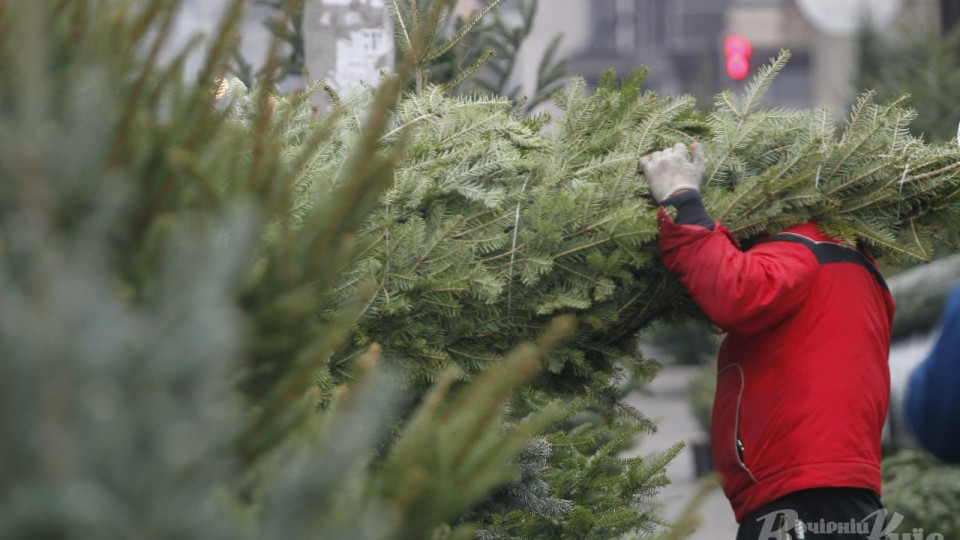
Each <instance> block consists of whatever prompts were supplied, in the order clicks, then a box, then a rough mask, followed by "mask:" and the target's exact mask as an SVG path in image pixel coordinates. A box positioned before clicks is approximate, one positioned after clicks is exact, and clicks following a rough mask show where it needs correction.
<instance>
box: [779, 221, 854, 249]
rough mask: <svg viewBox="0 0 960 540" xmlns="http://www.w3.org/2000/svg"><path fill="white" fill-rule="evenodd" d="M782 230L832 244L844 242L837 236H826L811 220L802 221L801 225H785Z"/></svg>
mask: <svg viewBox="0 0 960 540" xmlns="http://www.w3.org/2000/svg"><path fill="white" fill-rule="evenodd" d="M782 232H785V233H792V234H799V235H801V236H805V237H807V238H809V239H810V240H813V241H814V242H833V243H834V244H845V242H843V240H840V239H839V238H834V237H832V236H827V235H825V234H823V233H822V232H820V229H818V228H817V224H816V223H813V222H807V223H803V224H801V225H794V226H793V227H787V228H786V229H784V230H783V231H782Z"/></svg>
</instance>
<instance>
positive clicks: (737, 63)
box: [723, 34, 753, 81]
mask: <svg viewBox="0 0 960 540" xmlns="http://www.w3.org/2000/svg"><path fill="white" fill-rule="evenodd" d="M723 52H724V54H726V56H727V75H729V76H730V78H731V79H734V80H737V81H739V80H740V79H743V78H744V77H746V76H747V74H748V73H749V72H750V55H751V54H753V47H752V46H751V45H750V40H749V39H747V38H746V37H744V36H741V35H736V34H735V35H732V36H728V37H727V39H726V41H725V42H724V43H723Z"/></svg>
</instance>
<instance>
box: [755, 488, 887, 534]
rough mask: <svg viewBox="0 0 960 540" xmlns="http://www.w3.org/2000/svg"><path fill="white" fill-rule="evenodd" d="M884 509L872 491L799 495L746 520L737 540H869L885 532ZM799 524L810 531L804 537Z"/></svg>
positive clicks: (821, 491) (814, 491)
mask: <svg viewBox="0 0 960 540" xmlns="http://www.w3.org/2000/svg"><path fill="white" fill-rule="evenodd" d="M882 508H883V506H882V505H881V504H880V497H878V496H877V494H876V493H874V492H873V491H870V490H868V489H860V488H817V489H805V490H801V491H795V492H793V493H790V494H788V495H785V496H783V497H781V498H779V499H777V500H775V501H773V502H771V503H768V504H766V505H764V506H762V507H760V509H759V510H757V511H755V512H753V513H752V514H750V515H749V516H747V517H746V518H744V519H743V522H742V523H741V524H740V530H739V531H738V532H737V540H786V539H788V538H789V539H791V540H798V539H799V538H805V539H806V540H861V539H869V538H871V533H875V532H879V531H880V530H882V529H883V522H884V513H883V512H878V510H881V509H882ZM875 512H878V513H875ZM871 514H873V515H872V516H871ZM797 520H799V521H802V522H803V525H804V526H803V528H804V529H806V530H805V532H804V533H803V535H802V536H801V535H799V534H798V532H797V527H796V523H797ZM851 520H853V521H851ZM878 520H879V521H878ZM788 535H789V536H788Z"/></svg>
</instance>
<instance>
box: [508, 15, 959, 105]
mask: <svg viewBox="0 0 960 540" xmlns="http://www.w3.org/2000/svg"><path fill="white" fill-rule="evenodd" d="M798 1H799V0H540V10H539V12H538V14H537V21H536V26H535V29H534V35H533V36H531V38H530V40H529V42H528V44H527V47H526V50H525V51H524V54H523V55H522V58H521V59H520V62H519V63H518V82H519V83H521V84H522V85H523V87H524V89H525V90H527V91H531V90H532V89H533V86H534V84H535V81H536V68H537V64H538V62H539V60H540V54H541V53H542V51H543V50H544V49H545V48H546V45H547V43H548V42H549V40H550V39H551V38H552V37H553V36H555V35H556V34H558V33H562V34H564V41H563V44H562V46H561V50H560V54H561V55H563V56H566V57H568V58H570V59H571V70H570V71H571V73H573V74H576V75H580V76H583V77H584V78H585V79H587V81H588V82H590V81H595V80H596V79H597V77H598V76H599V75H600V74H601V73H603V72H604V71H605V70H607V69H610V68H613V69H615V70H616V71H617V72H618V73H626V72H629V71H631V70H633V69H636V68H637V67H639V66H640V65H646V66H648V67H649V68H650V75H649V77H648V79H647V86H648V87H649V88H651V89H653V90H656V91H658V92H662V93H666V94H678V93H690V94H693V95H694V96H696V97H698V98H699V99H700V100H705V101H706V102H711V101H712V99H711V98H712V96H713V95H715V94H716V93H718V92H719V91H720V90H722V89H723V88H734V89H739V88H742V87H743V86H745V84H746V83H747V82H748V81H749V78H748V79H747V80H745V81H734V80H733V79H731V78H730V77H728V76H727V74H726V70H725V64H724V62H725V60H724V54H723V40H724V39H725V37H726V36H729V35H731V34H741V35H744V36H746V37H747V38H748V39H750V41H751V43H752V45H753V55H752V58H751V74H753V73H755V72H756V69H757V67H758V66H760V65H762V64H763V63H765V62H766V61H767V59H769V58H771V57H773V56H776V54H777V53H778V51H779V50H780V49H784V48H786V49H790V51H791V53H792V58H791V60H790V63H789V64H788V66H787V68H786V69H785V70H784V72H783V73H782V74H781V76H780V77H779V78H778V79H777V81H776V83H775V84H774V86H773V88H771V91H770V93H769V95H768V104H769V105H779V106H787V107H811V106H824V107H828V108H831V109H832V110H834V111H836V112H837V113H838V114H841V115H842V114H843V113H844V112H845V110H846V109H847V108H848V107H849V105H850V104H851V102H852V101H853V99H854V98H855V96H854V89H853V88H852V86H851V83H852V81H853V77H854V73H855V68H856V61H857V58H856V32H851V33H850V34H849V35H835V34H833V33H828V32H825V31H823V30H822V29H821V28H818V27H817V26H815V24H814V23H813V22H811V20H810V19H809V18H808V17H807V16H805V15H804V13H803V12H802V10H801V9H800V6H799V5H798ZM889 4H890V5H897V9H896V12H897V15H896V17H894V18H893V20H892V21H891V22H889V23H887V24H886V25H885V26H884V27H882V28H881V30H882V31H883V32H884V33H886V34H894V35H895V34H897V33H898V32H904V31H917V30H921V31H922V30H923V29H925V28H939V27H941V26H947V25H949V24H951V23H955V22H956V21H957V20H960V2H958V1H957V0H889ZM505 9H507V10H509V9H511V6H510V5H509V4H507V6H506V7H505ZM849 26H851V27H855V26H856V24H855V23H852V24H850V25H849Z"/></svg>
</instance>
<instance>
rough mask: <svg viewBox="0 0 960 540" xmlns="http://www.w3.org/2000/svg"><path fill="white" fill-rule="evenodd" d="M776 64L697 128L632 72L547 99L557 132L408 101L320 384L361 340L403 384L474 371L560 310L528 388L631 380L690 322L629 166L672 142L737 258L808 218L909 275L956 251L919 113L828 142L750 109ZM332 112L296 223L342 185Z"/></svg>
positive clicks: (349, 275) (427, 97) (418, 99)
mask: <svg viewBox="0 0 960 540" xmlns="http://www.w3.org/2000/svg"><path fill="white" fill-rule="evenodd" d="M788 57H789V55H788V54H787V53H783V54H781V55H780V56H779V57H778V58H777V59H775V60H774V61H773V62H772V64H770V65H769V66H767V67H765V68H764V69H762V70H761V72H760V73H759V74H758V76H757V77H756V78H755V80H754V81H753V83H752V84H751V85H750V86H749V87H748V88H747V90H746V92H745V94H744V95H742V96H736V95H734V94H732V93H730V92H724V93H722V94H721V95H720V96H718V97H717V101H716V104H715V107H714V109H713V110H712V111H711V112H709V113H708V114H705V115H704V114H700V113H698V112H697V111H696V109H695V108H694V101H693V99H692V98H689V97H678V98H672V97H665V98H664V97H659V96H657V95H655V94H653V93H651V92H643V91H641V83H642V82H643V73H638V74H635V75H633V76H631V77H628V78H626V79H624V81H623V83H622V84H618V83H617V81H616V78H615V77H614V76H613V75H612V74H611V75H609V76H608V77H606V78H605V79H604V80H603V81H601V83H600V86H599V88H598V90H597V91H596V92H594V93H592V94H588V93H586V92H585V89H584V84H583V82H582V81H574V82H573V83H572V84H571V85H570V86H569V87H568V88H566V89H565V90H563V91H561V92H558V93H557V94H556V95H555V97H554V104H555V105H556V106H557V107H558V108H559V109H560V111H561V115H560V117H559V118H557V119H556V120H552V119H551V118H549V117H547V116H535V117H531V118H525V117H519V116H517V115H516V114H515V112H513V111H512V108H511V107H512V104H511V102H509V101H507V100H505V99H503V98H497V97H489V96H472V97H449V96H447V95H445V94H444V93H443V91H442V90H441V88H439V87H430V86H428V87H426V88H425V89H424V90H423V91H422V92H419V93H416V92H415V93H410V94H407V95H406V96H405V97H404V98H403V99H402V100H401V102H400V105H399V107H398V109H397V111H396V115H395V117H394V119H393V125H394V127H393V128H392V129H391V130H389V131H388V132H387V134H386V135H385V136H384V137H383V138H382V139H381V144H382V145H383V146H384V147H385V148H399V147H401V146H403V148H404V152H403V153H402V155H401V157H400V158H399V161H398V162H397V166H396V172H395V177H394V181H393V183H392V185H391V186H390V187H389V188H388V189H387V191H386V193H385V195H384V197H383V198H382V199H381V201H380V204H379V205H378V206H377V207H376V208H375V209H374V210H373V213H372V215H371V217H370V218H369V219H368V220H367V221H366V222H365V224H364V225H363V226H362V227H361V229H360V231H359V235H358V241H359V242H361V243H362V244H363V245H364V246H365V248H364V251H363V253H362V255H361V256H360V257H359V258H358V259H357V260H356V261H355V263H353V264H352V266H351V267H350V268H349V269H348V270H347V272H346V273H345V274H344V276H343V278H342V279H341V281H340V285H339V294H341V295H342V298H344V299H345V298H350V297H352V296H353V295H354V293H355V292H356V291H357V290H358V288H359V287H360V286H361V284H368V285H369V286H370V287H371V290H372V291H374V292H373V293H372V295H370V296H369V298H368V302H367V304H366V305H365V306H363V309H362V312H361V313H360V315H359V316H358V318H357V320H356V323H355V333H354V337H353V344H352V346H350V347H347V349H346V350H345V351H344V352H341V353H338V354H336V355H334V356H332V357H331V358H330V360H329V362H327V364H326V366H325V368H324V370H323V375H322V376H321V381H324V383H323V384H333V383H334V382H335V381H339V380H343V378H344V377H347V376H348V370H347V369H346V366H348V365H349V361H350V358H351V357H353V356H355V355H356V354H359V353H360V352H361V351H363V350H364V348H365V347H366V346H367V345H369V344H370V343H372V342H377V343H380V344H381V345H382V346H383V347H384V351H385V352H386V354H387V355H388V356H389V357H390V358H392V359H393V361H394V362H396V363H397V364H399V365H402V366H403V367H404V368H405V372H406V373H407V374H408V376H409V382H410V383H413V384H416V383H420V382H429V381H431V380H433V379H435V377H436V375H437V373H439V372H440V371H441V370H442V369H443V368H444V367H445V366H447V365H449V364H456V365H457V366H459V367H460V368H461V369H462V370H463V372H464V374H470V373H476V372H479V371H482V370H483V369H485V368H486V367H487V366H489V365H491V364H492V363H495V362H497V361H498V358H499V357H500V356H501V355H502V354H503V353H504V352H505V350H506V349H508V348H509V346H510V344H512V343H515V342H517V341H523V340H527V339H531V338H532V337H533V336H535V335H536V334H537V332H539V331H540V329H541V328H542V326H543V324H544V323H545V322H546V321H548V320H549V319H550V318H551V317H553V316H556V315H558V314H575V315H576V316H577V317H578V319H579V321H580V325H579V329H578V332H577V334H576V336H575V337H574V338H573V339H572V340H571V341H569V342H567V343H566V344H564V345H562V346H561V347H559V348H558V349H557V350H556V351H554V353H553V354H552V355H551V356H550V357H549V359H548V364H547V367H548V372H549V375H548V376H546V377H543V378H542V379H541V385H542V387H544V388H546V389H548V390H549V391H550V392H554V393H560V394H571V393H573V394H578V393H583V392H585V391H588V390H589V391H592V392H595V393H600V394H601V395H604V394H607V393H609V392H610V390H611V385H612V384H614V382H615V375H616V373H617V371H618V369H619V367H620V366H624V365H626V366H636V365H637V364H636V363H635V361H634V359H635V358H636V356H635V348H634V344H633V341H632V338H633V336H634V335H635V334H636V332H637V331H638V330H639V329H641V328H643V327H645V326H647V325H649V324H650V323H652V322H653V321H656V320H658V319H662V318H678V317H686V316H693V315H695V314H696V311H697V310H696V308H695V307H694V306H693V305H692V302H690V301H689V299H688V298H687V297H686V295H685V293H684V292H683V289H682V287H680V285H679V283H678V282H677V281H676V280H675V279H674V278H672V277H671V276H669V275H668V274H667V273H666V272H665V271H664V270H663V269H662V268H661V266H660V265H659V264H658V263H657V248H656V234H657V229H656V225H655V220H654V216H655V210H656V208H655V203H654V202H653V200H652V199H651V198H650V197H649V196H648V194H647V188H646V186H645V182H643V180H642V178H640V177H639V176H638V175H637V161H638V159H639V158H640V157H641V156H643V155H645V154H647V153H650V152H652V151H654V150H658V149H660V148H663V147H667V146H671V145H673V144H675V143H677V142H683V143H690V142H693V141H701V142H704V143H705V146H706V149H707V154H708V179H707V185H706V188H705V192H704V198H705V202H706V205H707V207H708V209H709V210H710V212H711V213H712V215H713V216H714V217H716V218H717V219H718V220H720V221H721V222H722V223H723V224H724V225H725V226H726V227H727V228H729V229H730V230H731V231H732V232H733V234H734V235H735V236H736V237H737V239H738V240H740V241H742V242H744V243H749V242H750V241H751V240H752V239H754V238H757V237H758V236H759V235H762V234H766V233H771V232H776V231H778V230H781V229H783V228H785V227H788V226H790V225H794V224H798V223H803V222H807V221H815V222H817V223H818V224H819V225H820V226H821V227H822V228H823V229H824V230H825V231H826V232H828V233H830V234H834V235H836V236H838V237H840V238H842V239H844V240H845V241H846V242H848V243H849V244H851V245H859V246H861V247H865V248H866V249H869V250H871V251H873V252H874V253H875V254H876V255H877V256H879V257H880V258H882V259H891V260H900V259H904V258H913V259H917V260H925V259H927V258H928V257H929V253H930V246H931V244H932V242H933V241H935V240H938V239H939V240H945V241H950V239H955V238H956V237H957V227H958V223H960V222H958V220H957V217H958V215H957V214H958V206H957V200H958V196H960V185H958V174H960V149H958V148H957V147H956V146H955V145H954V146H950V145H942V146H934V145H928V144H925V143H924V142H923V141H922V140H920V139H918V138H916V137H913V136H911V135H910V134H909V132H908V130H907V128H908V126H909V124H910V121H911V120H912V119H913V118H914V117H915V113H914V112H913V111H911V110H909V109H907V108H904V107H903V106H902V103H901V102H893V103H889V104H876V103H874V102H873V100H872V96H871V95H870V94H866V95H864V96H862V97H861V99H860V100H859V101H858V103H857V105H856V106H855V107H854V108H853V110H852V112H851V115H850V118H849V120H848V122H847V125H846V126H845V127H844V129H843V131H842V132H841V133H839V134H838V133H837V126H836V125H835V122H834V120H833V117H832V115H831V113H830V112H829V111H826V110H786V109H765V108H761V107H759V104H760V101H761V99H762V97H763V94H764V92H765V91H766V90H767V89H768V88H769V86H770V84H771V82H772V81H773V79H774V77H775V76H776V74H777V73H778V72H779V70H780V69H781V68H782V67H783V65H784V64H785V63H786V61H787V59H788ZM345 103H346V104H345V107H347V113H346V114H343V115H340V116H338V119H337V120H336V124H335V127H334V135H333V136H332V137H331V138H330V141H329V142H328V143H327V144H326V146H323V147H321V149H320V150H319V151H318V152H317V153H316V154H315V156H314V158H313V159H311V160H310V162H309V164H308V166H307V167H305V168H304V169H303V173H302V178H301V179H300V186H301V193H302V194H303V195H302V202H301V205H300V206H298V208H306V207H309V205H310V204H311V203H310V201H311V200H317V199H320V198H323V197H324V196H325V195H324V194H325V193H329V192H330V190H331V189H334V187H335V186H336V185H337V184H338V182H340V179H339V177H338V173H339V171H340V170H341V169H340V167H341V164H342V162H343V157H342V156H343V155H345V153H346V152H349V151H350V150H351V149H352V148H353V145H354V143H353V142H352V141H354V140H356V139H357V134H358V132H359V126H358V124H357V118H359V117H360V116H359V115H358V114H352V113H351V111H356V112H359V111H360V110H362V109H363V107H364V106H365V103H366V100H365V98H364V96H363V95H362V94H358V95H354V96H352V97H350V98H349V99H347V100H346V102H345ZM401 134H402V136H401Z"/></svg>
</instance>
